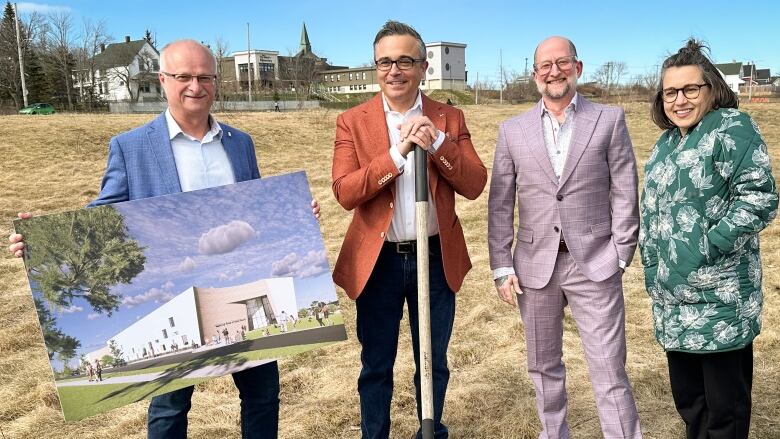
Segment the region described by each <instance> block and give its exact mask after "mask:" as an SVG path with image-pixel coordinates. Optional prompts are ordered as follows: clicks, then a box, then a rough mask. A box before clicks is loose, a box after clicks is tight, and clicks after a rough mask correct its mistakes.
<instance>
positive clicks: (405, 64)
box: [374, 56, 425, 72]
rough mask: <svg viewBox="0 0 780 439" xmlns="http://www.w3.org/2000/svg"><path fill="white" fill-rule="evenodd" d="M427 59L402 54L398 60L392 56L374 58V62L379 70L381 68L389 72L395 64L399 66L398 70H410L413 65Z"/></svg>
mask: <svg viewBox="0 0 780 439" xmlns="http://www.w3.org/2000/svg"><path fill="white" fill-rule="evenodd" d="M423 61H425V59H424V58H423V59H415V58H412V57H411V56H402V57H400V58H398V59H396V60H392V59H390V58H380V59H376V60H374V64H376V68H377V69H378V70H381V71H383V72H387V71H389V70H390V69H392V68H393V64H395V65H396V66H398V70H409V69H411V68H412V67H414V64H415V63H418V62H423Z"/></svg>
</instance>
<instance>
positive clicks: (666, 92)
mask: <svg viewBox="0 0 780 439" xmlns="http://www.w3.org/2000/svg"><path fill="white" fill-rule="evenodd" d="M709 86H710V85H709V84H688V85H686V86H684V87H683V88H675V87H669V88H665V89H663V90H661V98H662V99H663V100H664V102H666V103H668V104H671V103H672V102H674V101H676V100H677V95H679V94H680V92H682V94H683V96H685V99H696V98H698V97H699V92H701V88H702V87H709Z"/></svg>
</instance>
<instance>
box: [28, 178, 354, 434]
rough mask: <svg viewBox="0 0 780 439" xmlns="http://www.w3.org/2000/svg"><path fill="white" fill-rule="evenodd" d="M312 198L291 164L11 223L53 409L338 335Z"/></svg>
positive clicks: (206, 373) (82, 406) (121, 397)
mask: <svg viewBox="0 0 780 439" xmlns="http://www.w3.org/2000/svg"><path fill="white" fill-rule="evenodd" d="M311 198H312V197H311V193H310V191H309V188H308V185H307V182H306V176H305V174H304V173H303V172H298V173H293V174H287V175H283V176H279V177H270V178H264V179H262V180H252V181H247V182H243V183H237V184H233V185H228V186H220V187H216V188H211V189H204V190H199V191H193V192H185V193H178V194H174V195H167V196H163V197H155V198H146V199H140V200H134V201H129V202H125V203H117V204H113V205H108V206H100V207H95V208H91V209H82V210H78V211H73V212H65V213H59V214H53V215H46V216H41V217H35V218H32V219H28V220H17V221H16V222H15V227H16V230H17V232H18V233H21V234H22V235H24V239H25V265H26V268H27V272H28V277H29V280H30V288H31V289H32V292H33V298H34V300H35V305H36V309H37V311H38V317H39V321H40V322H41V327H42V330H43V335H44V341H45V343H46V348H47V350H48V354H49V360H50V362H51V365H52V369H53V371H54V374H55V381H56V385H57V390H58V393H59V396H60V402H61V404H62V409H63V413H64V415H65V419H66V420H77V419H81V418H84V417H86V416H90V415H94V414H96V413H100V412H103V411H106V410H109V409H112V408H116V407H119V406H122V405H124V404H128V403H131V402H135V401H138V400H141V399H145V398H150V397H152V396H155V395H159V394H162V393H166V392H170V391H172V390H175V389H178V388H182V387H186V386H190V385H192V384H194V383H197V382H200V381H203V380H205V379H208V378H211V377H215V376H221V375H225V374H227V373H232V372H237V371H240V370H243V369H247V368H250V367H253V366H257V365H260V364H263V363H265V362H268V361H272V360H273V359H275V358H279V357H282V356H286V355H292V354H295V353H299V352H303V351H307V350H310V349H314V348H317V347H320V346H324V345H326V344H328V343H331V342H334V341H338V340H345V339H346V331H345V330H344V326H343V319H342V317H341V312H340V309H339V305H338V299H337V296H336V292H335V289H334V286H333V283H332V281H331V276H330V270H329V265H328V260H327V253H326V251H325V248H324V245H323V241H322V237H321V235H320V231H319V225H318V223H317V221H316V219H315V218H314V217H313V216H312V214H311V208H310V201H311ZM323 316H327V317H323Z"/></svg>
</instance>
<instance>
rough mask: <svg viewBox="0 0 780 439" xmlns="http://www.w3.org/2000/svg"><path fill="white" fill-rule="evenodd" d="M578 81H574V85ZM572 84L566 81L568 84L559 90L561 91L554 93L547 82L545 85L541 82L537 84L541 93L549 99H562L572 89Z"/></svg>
mask: <svg viewBox="0 0 780 439" xmlns="http://www.w3.org/2000/svg"><path fill="white" fill-rule="evenodd" d="M576 85H577V83H576V82H575V83H574V86H576ZM571 87H572V85H571V84H569V83H568V82H566V86H565V87H564V88H563V89H562V90H561V91H560V92H559V93H553V92H551V91H550V87H549V86H548V85H547V84H544V86H540V85H539V84H536V89H537V90H539V93H540V94H541V95H542V96H544V97H546V98H549V99H560V98H562V97H564V96H566V95H567V94H569V92H570V91H571Z"/></svg>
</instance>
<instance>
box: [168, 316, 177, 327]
mask: <svg viewBox="0 0 780 439" xmlns="http://www.w3.org/2000/svg"><path fill="white" fill-rule="evenodd" d="M168 324H169V325H171V328H173V327H174V326H176V324H175V323H173V317H168Z"/></svg>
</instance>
